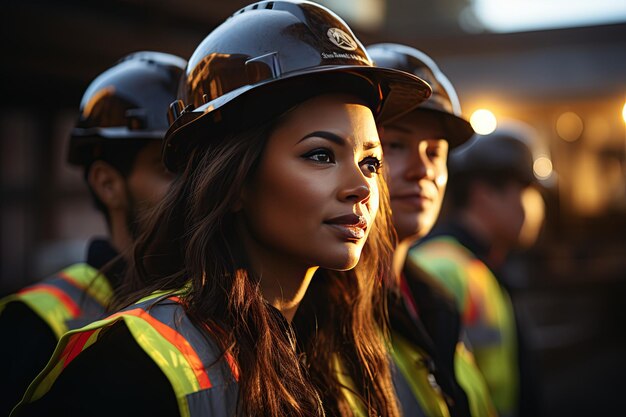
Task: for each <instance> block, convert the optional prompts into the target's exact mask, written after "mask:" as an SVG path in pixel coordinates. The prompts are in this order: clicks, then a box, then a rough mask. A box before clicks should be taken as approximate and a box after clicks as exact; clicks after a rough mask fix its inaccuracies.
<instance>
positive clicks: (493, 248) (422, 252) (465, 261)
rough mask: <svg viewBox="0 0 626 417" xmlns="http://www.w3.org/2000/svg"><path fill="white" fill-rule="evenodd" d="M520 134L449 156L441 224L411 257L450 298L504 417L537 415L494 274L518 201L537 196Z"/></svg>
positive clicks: (501, 132)
mask: <svg viewBox="0 0 626 417" xmlns="http://www.w3.org/2000/svg"><path fill="white" fill-rule="evenodd" d="M526 135H527V132H526V131H525V130H522V129H520V128H518V127H513V126H510V127H502V128H499V129H498V130H496V131H495V132H494V133H492V134H490V135H486V136H479V135H477V136H475V137H474V138H473V139H472V140H471V141H470V142H468V143H467V144H465V145H464V146H463V147H461V148H459V149H457V150H456V151H455V152H454V153H452V154H451V155H450V159H449V169H450V181H449V186H448V194H447V196H446V207H445V209H444V212H445V215H444V216H443V219H442V222H441V225H439V226H437V227H436V228H435V229H434V230H433V232H432V233H431V234H430V235H429V236H428V237H427V239H425V240H423V241H422V242H420V243H419V245H418V246H417V247H416V248H414V249H412V250H411V251H410V254H409V257H410V258H411V259H412V260H413V261H415V262H416V263H418V264H419V265H420V266H422V267H423V268H424V269H425V270H427V271H428V272H429V273H430V274H432V275H433V276H434V277H436V278H437V279H438V280H439V281H440V282H441V283H443V284H444V285H445V286H446V287H447V288H448V290H449V291H450V293H451V294H452V295H453V296H454V298H455V299H456V303H457V305H458V307H459V309H460V311H461V315H462V321H463V325H464V329H465V331H466V336H467V339H468V341H469V344H470V345H471V348H472V351H473V353H474V356H475V358H476V363H477V365H478V367H479V368H480V370H481V372H482V374H483V375H484V377H485V380H486V382H487V384H488V386H489V390H490V391H491V394H492V399H493V401H494V404H495V406H496V408H497V411H498V413H499V414H500V415H501V416H504V417H507V416H519V415H536V410H535V408H536V396H535V395H533V394H531V392H534V391H535V390H536V387H535V386H533V384H534V383H535V381H532V379H528V378H526V377H525V375H521V374H520V371H521V370H523V371H524V372H526V371H527V370H528V368H529V364H523V365H521V361H525V360H526V354H525V352H526V349H525V348H524V347H522V346H523V340H522V339H520V335H519V334H518V332H517V326H516V321H515V315H514V311H513V306H512V303H511V300H510V298H509V294H508V292H507V290H506V289H505V288H504V287H503V285H502V283H501V281H500V278H501V277H500V276H499V274H500V272H499V271H500V270H501V267H502V266H503V264H504V262H505V260H506V258H507V255H508V254H509V253H510V251H512V250H513V249H515V248H516V247H517V246H518V244H519V243H520V233H521V230H522V227H523V225H524V221H525V217H526V215H525V208H524V196H525V194H526V193H532V192H536V190H534V189H533V188H532V185H533V183H534V182H535V177H534V174H533V155H532V151H531V148H530V145H531V142H530V140H532V139H533V138H528V137H527V136H526ZM448 200H449V201H448ZM448 205H449V207H448ZM535 236H536V234H535ZM521 381H528V383H526V382H524V383H522V382H521ZM522 385H523V386H524V388H523V389H522Z"/></svg>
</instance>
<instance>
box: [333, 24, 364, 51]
mask: <svg viewBox="0 0 626 417" xmlns="http://www.w3.org/2000/svg"><path fill="white" fill-rule="evenodd" d="M326 35H328V39H330V41H331V42H332V43H334V44H335V45H337V46H338V47H340V48H341V49H345V50H346V51H354V50H355V49H356V48H357V46H358V45H357V44H356V42H355V41H354V39H352V38H351V37H350V35H348V34H347V33H346V32H344V31H343V30H341V29H339V28H330V29H328V32H326Z"/></svg>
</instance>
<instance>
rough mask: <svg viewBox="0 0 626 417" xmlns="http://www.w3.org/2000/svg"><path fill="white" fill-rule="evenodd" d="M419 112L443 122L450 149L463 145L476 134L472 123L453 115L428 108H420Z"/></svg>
mask: <svg viewBox="0 0 626 417" xmlns="http://www.w3.org/2000/svg"><path fill="white" fill-rule="evenodd" d="M417 110H419V111H425V112H431V113H433V114H434V115H436V117H437V118H438V119H439V120H440V121H441V124H442V125H443V129H444V132H445V135H446V139H447V141H448V149H454V148H456V147H458V146H461V145H463V144H464V143H465V142H467V141H468V140H470V139H471V138H472V136H474V133H476V132H475V131H474V128H472V125H471V124H470V122H468V121H467V120H465V119H463V118H462V117H459V116H456V115H454V114H452V113H448V112H445V111H441V110H438V109H429V108H427V107H419V108H418V109H417Z"/></svg>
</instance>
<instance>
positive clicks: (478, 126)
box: [470, 109, 498, 135]
mask: <svg viewBox="0 0 626 417" xmlns="http://www.w3.org/2000/svg"><path fill="white" fill-rule="evenodd" d="M470 124H471V125H472V127H473V128H474V130H475V131H476V133H478V134H479V135H488V134H490V133H491V132H493V131H494V130H496V127H497V126H498V121H497V120H496V116H494V114H493V113H492V112H490V111H489V110H487V109H478V110H476V111H475V112H474V113H472V116H471V117H470Z"/></svg>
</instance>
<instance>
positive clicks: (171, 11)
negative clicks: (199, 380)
mask: <svg viewBox="0 0 626 417" xmlns="http://www.w3.org/2000/svg"><path fill="white" fill-rule="evenodd" d="M247 3H248V1H241V0H232V1H217V0H205V1H196V0H161V1H159V2H146V1H141V0H124V1H121V0H111V1H107V2H84V1H76V0H58V1H55V2H50V1H41V0H39V1H36V0H22V1H18V2H8V3H6V4H4V6H3V14H2V25H1V27H2V29H1V30H2V42H3V51H4V54H3V63H2V66H1V67H0V68H1V71H2V77H0V83H1V90H0V91H1V92H2V101H1V102H0V164H1V165H0V196H1V198H0V255H1V258H0V295H3V294H6V293H8V292H10V291H13V290H15V289H17V288H20V287H22V286H24V285H26V284H28V283H30V282H32V281H34V280H37V279H40V278H41V277H43V276H45V275H46V274H48V273H51V272H53V271H55V270H57V269H59V267H62V266H64V265H67V264H69V263H71V262H73V261H76V260H79V259H81V258H82V257H83V251H84V248H85V246H86V240H87V239H88V238H89V237H90V236H93V235H97V234H98V233H100V234H101V233H103V232H104V230H105V229H104V227H105V225H104V223H103V221H102V220H101V218H100V216H99V215H97V214H96V212H95V211H94V210H93V208H92V207H91V201H90V198H89V195H88V193H87V190H86V187H85V186H84V183H83V181H82V177H81V176H82V173H81V172H79V171H77V170H75V169H73V168H69V167H68V166H66V164H65V152H66V148H65V145H66V139H67V135H68V133H69V131H70V129H71V128H72V126H73V123H74V119H75V117H76V115H77V110H78V104H79V101H80V97H81V95H82V93H83V91H84V89H85V87H86V86H87V85H88V83H89V82H90V81H91V80H92V79H93V78H94V77H95V76H96V75H97V74H99V73H100V72H102V71H103V70H104V69H106V68H107V67H109V66H111V65H112V64H113V63H114V62H115V61H116V60H117V59H118V58H119V57H121V56H123V55H125V54H127V53H130V52H133V51H137V50H158V51H163V52H169V53H173V54H177V55H180V56H182V57H189V55H190V54H191V52H192V51H193V50H194V48H195V46H196V44H197V43H198V42H199V41H200V40H202V39H203V38H204V36H205V35H206V34H207V33H208V32H209V31H210V30H211V28H213V27H214V26H216V25H217V24H219V23H220V22H221V21H222V20H223V19H225V18H226V17H227V16H228V15H229V14H231V13H232V12H233V11H235V10H236V9H237V8H238V7H240V6H243V5H246V4H247ZM320 3H323V4H326V5H328V6H329V7H331V8H333V9H335V10H336V11H337V12H338V13H340V14H341V15H343V16H344V17H345V18H346V19H347V20H348V21H349V22H350V23H351V24H352V26H353V27H354V28H355V29H356V31H357V33H358V35H359V36H360V38H361V40H362V41H363V42H364V43H366V44H367V43H374V42H384V41H391V42H400V43H406V44H409V45H412V46H415V47H417V48H419V49H422V50H424V51H425V52H427V53H428V54H429V55H431V56H432V57H433V58H435V59H436V60H437V62H438V64H439V66H440V67H441V68H442V70H443V71H444V72H445V73H446V74H447V75H448V76H449V78H450V79H451V80H452V82H453V83H454V84H455V86H456V88H457V91H458V93H459V96H460V98H461V101H462V104H463V107H464V111H465V113H466V115H467V116H468V117H469V116H470V115H471V114H472V113H473V112H474V110H477V109H488V110H490V111H491V112H492V113H493V114H494V115H495V116H496V119H499V120H502V119H504V118H515V119H521V120H523V121H525V122H527V123H529V124H531V125H533V126H534V127H535V128H536V129H537V130H538V132H539V134H540V138H541V145H542V147H543V148H542V149H543V150H544V151H543V153H542V152H539V153H538V155H537V158H538V162H537V173H538V175H541V176H543V178H544V180H543V184H544V185H545V188H544V190H542V192H543V195H544V199H545V202H546V214H547V221H546V224H545V226H544V229H543V231H542V233H541V236H540V239H539V243H538V245H536V246H535V247H534V248H532V249H530V250H529V251H526V252H524V253H520V256H519V257H516V262H515V263H514V264H512V269H513V270H514V274H513V276H515V277H516V278H515V279H514V280H513V281H512V282H510V283H508V285H509V286H510V287H511V289H512V293H513V297H514V302H515V304H516V306H517V307H518V309H519V311H520V312H521V314H522V315H523V316H524V317H525V318H526V322H527V323H528V332H529V334H530V339H531V342H532V347H533V349H534V352H535V354H536V358H537V364H538V366H539V369H541V374H540V385H541V392H542V394H543V400H542V401H543V402H542V404H543V411H544V413H543V414H544V415H550V416H551V415H559V416H560V415H568V416H583V415H585V416H586V415H600V414H602V412H607V411H617V410H614V407H618V406H619V404H620V402H619V395H620V391H621V390H619V388H620V387H621V386H624V379H625V378H626V355H624V352H626V350H625V349H626V332H624V329H625V328H626V313H625V312H624V307H623V305H624V302H625V301H626V256H625V254H626V127H625V126H626V125H625V123H626V120H624V116H623V108H624V105H625V100H626V72H625V71H624V68H626V53H625V52H624V51H626V20H624V21H622V22H621V23H619V22H613V23H611V24H607V25H595V26H585V27H577V28H560V29H544V30H539V31H532V32H517V33H492V32H489V31H486V30H483V29H481V27H480V24H478V23H477V18H476V16H475V15H473V12H472V10H473V9H472V8H471V7H472V4H473V3H476V1H474V2H473V3H472V2H471V1H469V0H438V1H425V0H422V1H418V0H335V1H333V0H326V1H320ZM599 3H603V2H599ZM616 3H619V2H616ZM474 5H475V4H474ZM619 411H621V413H623V412H624V411H623V410H619Z"/></svg>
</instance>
